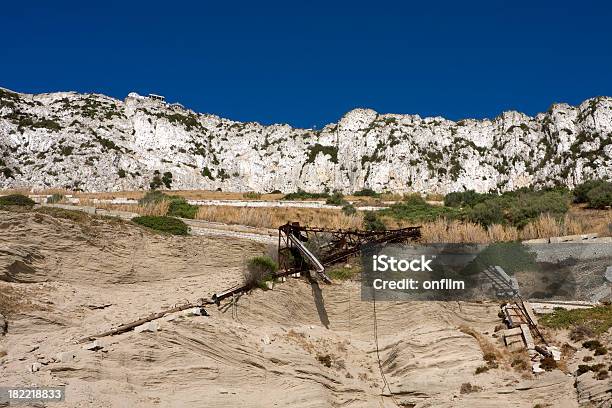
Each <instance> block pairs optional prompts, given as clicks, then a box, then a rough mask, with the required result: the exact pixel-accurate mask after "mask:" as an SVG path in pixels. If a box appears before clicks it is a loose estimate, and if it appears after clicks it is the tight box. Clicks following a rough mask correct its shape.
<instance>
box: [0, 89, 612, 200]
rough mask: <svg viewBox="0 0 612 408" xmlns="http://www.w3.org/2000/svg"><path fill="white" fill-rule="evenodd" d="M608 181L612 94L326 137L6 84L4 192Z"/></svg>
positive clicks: (137, 100) (379, 121)
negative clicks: (23, 90)
mask: <svg viewBox="0 0 612 408" xmlns="http://www.w3.org/2000/svg"><path fill="white" fill-rule="evenodd" d="M609 174H612V98H609V97H598V98H593V99H589V100H586V101H584V102H583V103H582V104H581V105H580V106H578V107H573V106H569V105H567V104H555V105H553V106H552V107H551V108H550V109H549V111H548V112H545V113H540V114H538V115H537V116H536V117H529V116H526V115H524V114H522V113H519V112H505V113H503V114H501V115H500V116H498V117H497V118H495V119H493V120H488V119H485V120H472V119H466V120H461V121H458V122H453V121H451V120H447V119H444V118H441V117H434V118H421V117H419V116H418V115H396V114H379V113H377V112H375V111H373V110H369V109H355V110H353V111H350V112H348V113H347V114H346V115H345V116H344V117H343V118H342V119H341V120H340V121H339V122H338V123H334V124H330V125H327V126H326V127H325V128H324V129H322V130H313V129H295V128H292V127H291V126H289V125H272V126H263V125H260V124H258V123H241V122H235V121H232V120H229V119H223V118H220V117H218V116H214V115H208V114H198V113H195V112H193V111H191V110H189V109H185V108H184V107H182V106H181V105H179V104H168V103H166V102H164V101H163V100H159V99H155V98H152V97H143V96H140V95H137V94H134V93H131V94H129V95H128V96H127V98H126V99H125V101H120V100H116V99H113V98H110V97H107V96H104V95H98V94H78V93H73V92H59V93H50V94H39V95H29V94H20V93H15V92H12V91H9V90H5V89H2V88H0V188H7V187H23V186H27V187H35V188H43V187H67V188H75V189H82V190H85V191H101V190H109V191H115V190H132V189H143V188H145V189H146V188H149V186H150V184H151V183H154V184H157V185H159V186H160V187H161V188H166V187H171V188H173V189H208V190H215V189H222V190H223V191H258V192H270V191H273V190H280V191H282V192H291V191H296V190H297V189H298V188H301V189H303V190H306V191H312V192H315V191H322V190H324V189H329V190H335V189H338V190H342V191H343V192H345V193H347V192H352V191H356V190H360V189H362V188H364V187H369V188H372V189H374V190H376V191H393V192H408V191H418V192H438V193H446V192H450V191H458V190H459V191H460V190H464V189H474V190H476V191H480V192H484V191H494V190H510V189H515V188H518V187H522V186H530V185H535V186H544V185H553V184H558V183H562V184H566V185H568V186H570V187H571V186H573V185H574V184H575V183H579V182H581V181H583V180H584V179H587V178H593V177H602V176H607V175H609Z"/></svg>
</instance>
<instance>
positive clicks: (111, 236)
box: [0, 212, 578, 408]
mask: <svg viewBox="0 0 612 408" xmlns="http://www.w3.org/2000/svg"><path fill="white" fill-rule="evenodd" d="M263 251H265V247H264V246H263V245H262V244H259V243H256V242H252V241H248V240H242V239H229V238H223V237H201V236H191V237H169V236H165V235H160V234H154V233H150V232H148V231H145V230H143V229H141V228H138V227H136V226H134V225H131V224H129V223H122V222H109V221H106V220H101V219H94V218H86V219H85V220H81V221H79V222H75V221H72V220H65V219H58V218H54V217H51V216H49V215H44V214H34V213H12V212H0V289H1V290H2V293H5V294H8V293H17V292H18V293H19V294H20V295H21V297H20V298H19V299H18V300H15V298H12V299H13V301H14V302H17V303H18V304H17V305H9V306H3V307H4V308H5V309H6V310H5V313H6V314H7V315H8V318H9V331H8V334H7V335H6V336H5V337H1V338H0V347H1V348H3V349H5V350H6V351H7V352H8V355H7V356H6V357H4V359H3V360H2V363H0V376H1V377H2V383H3V384H11V385H18V384H38V385H59V384H65V385H66V387H67V399H66V401H65V402H64V403H61V404H58V405H56V406H67V407H85V406H87V407H91V406H95V407H109V406H113V407H115V406H116V407H128V406H129V407H135V406H136V407H150V406H160V407H162V406H163V407H166V406H168V407H174V406H177V407H178V406H181V407H190V406H194V407H196V406H197V407H201V406H211V407H215V406H228V407H234V406H241V407H273V406H278V407H287V406H291V407H313V408H314V407H394V406H396V403H399V404H400V406H404V407H411V406H414V407H491V406H496V407H506V406H507V407H530V408H531V407H533V406H534V405H535V404H537V403H548V404H551V405H550V406H555V407H575V406H578V402H577V401H578V400H577V395H576V391H575V389H574V387H573V383H574V378H573V377H572V376H568V375H566V374H564V373H562V372H561V371H559V370H556V371H553V372H547V373H544V374H542V375H541V376H539V377H538V378H531V375H530V374H527V373H525V372H519V371H516V370H514V369H513V368H511V367H510V365H509V361H506V360H503V359H501V360H500V366H499V368H497V369H491V370H489V371H487V372H485V373H482V374H478V375H476V374H475V370H476V368H477V367H479V366H482V365H483V364H484V362H483V350H482V348H481V346H480V345H479V342H478V341H477V340H476V339H475V338H474V337H473V336H471V335H469V334H465V333H464V332H462V331H461V330H460V329H459V327H461V326H468V327H471V328H473V329H474V330H475V331H476V332H478V333H480V334H481V335H482V337H483V338H486V339H488V341H490V342H491V343H493V344H495V342H496V339H494V338H493V337H492V336H491V334H492V333H493V328H494V327H495V325H496V324H499V319H498V317H497V312H498V310H499V307H498V305H497V304H495V303H456V302H449V303H442V302H403V303H400V302H377V304H376V317H377V320H376V322H377V328H378V346H379V355H380V360H381V364H382V369H383V372H384V373H385V378H386V380H387V381H388V383H389V387H390V389H391V391H392V392H393V394H394V396H393V397H391V396H390V395H389V392H388V390H387V389H385V390H384V391H383V385H384V382H383V378H382V377H381V374H380V369H379V365H378V358H377V354H376V344H375V337H374V305H373V303H372V302H364V301H361V300H360V288H359V283H358V282H344V283H336V284H332V285H323V284H321V286H319V285H316V284H309V283H308V282H306V281H304V280H299V279H289V280H288V281H287V282H285V283H281V284H277V285H276V286H275V288H274V290H271V291H261V290H256V291H253V292H252V293H251V294H247V295H243V296H241V297H240V298H239V299H238V301H237V303H236V305H235V306H232V305H231V304H225V305H222V307H220V308H217V307H209V308H208V309H207V310H208V312H209V313H210V316H208V317H203V316H193V317H185V316H182V317H176V318H175V319H174V320H171V321H168V319H165V318H164V319H160V320H159V324H160V330H159V331H157V332H153V333H148V332H143V333H136V332H133V331H132V332H128V333H125V334H122V335H118V336H114V337H107V338H103V339H101V340H102V343H103V345H104V349H103V350H101V351H97V352H92V351H87V350H83V349H82V345H80V344H76V341H77V340H78V339H80V338H82V337H83V336H86V335H91V334H94V333H98V332H102V331H105V330H108V329H110V328H112V327H115V326H117V325H118V324H121V323H126V322H128V321H131V320H134V319H137V318H140V317H144V316H146V315H148V314H150V313H152V312H157V311H159V310H162V309H164V308H168V307H172V306H173V305H175V304H179V303H181V302H185V301H194V300H196V299H198V298H200V297H209V296H210V295H211V294H212V293H214V292H215V291H217V290H220V289H224V288H227V287H229V286H232V285H234V284H236V283H238V282H240V280H241V276H242V267H243V263H244V260H245V259H247V258H249V257H251V256H253V255H255V254H259V253H262V252H263ZM2 304H3V305H6V299H5V302H4V303H2ZM500 350H501V347H500ZM60 352H74V353H75V355H76V358H74V359H71V358H63V359H60V360H64V361H59V362H57V361H54V360H55V359H57V354H58V353H60ZM502 352H503V350H502V351H500V353H502ZM64 357H65V356H64ZM35 362H40V363H42V366H41V367H40V370H39V371H36V372H33V373H32V372H29V367H31V365H32V364H33V363H35ZM465 383H470V384H471V385H473V386H477V387H480V388H481V389H480V390H479V391H477V392H471V393H461V392H460V389H461V386H462V384H465Z"/></svg>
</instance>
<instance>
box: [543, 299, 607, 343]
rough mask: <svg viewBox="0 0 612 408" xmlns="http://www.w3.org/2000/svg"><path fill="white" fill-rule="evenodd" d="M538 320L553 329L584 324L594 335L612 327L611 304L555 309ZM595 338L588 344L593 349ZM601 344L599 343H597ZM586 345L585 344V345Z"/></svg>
mask: <svg viewBox="0 0 612 408" xmlns="http://www.w3.org/2000/svg"><path fill="white" fill-rule="evenodd" d="M540 322H541V323H542V324H543V325H544V326H547V327H551V328H554V329H565V328H570V327H574V326H578V325H581V326H585V327H586V328H587V329H588V330H590V332H592V333H593V334H595V335H599V334H602V333H605V332H606V331H607V330H608V329H609V328H610V327H612V306H611V305H602V306H595V307H591V308H588V309H574V310H565V309H555V310H554V311H553V313H550V314H547V315H545V316H542V318H541V319H540ZM595 342H597V340H593V343H586V342H585V344H590V345H591V347H593V350H594V349H595V348H596V346H597V344H596V343H595ZM599 345H600V346H601V344H599ZM585 347H587V346H585Z"/></svg>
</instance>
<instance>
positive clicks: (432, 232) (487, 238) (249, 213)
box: [80, 191, 612, 243]
mask: <svg viewBox="0 0 612 408" xmlns="http://www.w3.org/2000/svg"><path fill="white" fill-rule="evenodd" d="M175 193H176V194H177V195H182V196H184V197H186V198H193V199H198V198H199V199H204V197H206V198H207V199H230V198H231V199H240V198H241V197H242V193H221V192H206V191H186V192H172V194H175ZM105 194H109V195H108V196H106V198H111V197H118V196H123V197H126V198H139V196H142V194H143V193H142V192H127V193H119V194H129V195H118V194H117V193H105ZM88 196H89V195H81V196H80V197H81V205H93V204H92V201H91V200H90V199H89V198H88ZM95 196H96V197H98V198H104V197H105V196H104V195H103V194H102V195H101V194H96V195H95ZM278 196H279V195H278V194H276V195H270V194H268V195H264V196H262V197H265V198H264V199H273V198H275V197H276V198H277V199H278ZM359 198H360V199H362V198H363V197H359ZM389 198H391V197H389ZM393 198H396V197H393ZM97 206H98V207H100V208H105V209H109V210H110V209H113V210H121V211H129V212H134V213H138V214H141V215H166V214H167V211H168V203H167V202H162V203H159V204H153V205H147V206H141V205H122V204H113V205H111V204H98V205H97ZM196 219H201V220H206V221H213V222H221V223H226V224H239V225H247V226H252V227H258V228H277V227H278V226H280V225H282V224H285V223H287V222H289V221H292V222H295V221H297V222H299V223H300V224H302V225H309V226H316V227H326V228H335V229H361V228H362V227H363V213H361V212H358V213H357V214H355V215H351V216H347V215H345V214H344V213H343V212H342V211H341V210H340V209H316V208H294V207H267V208H263V207H232V206H202V207H200V209H199V211H198V214H197V216H196ZM383 220H384V222H385V223H386V225H387V227H388V228H403V227H408V226H414V225H415V223H412V222H410V223H409V222H406V221H403V220H396V219H393V218H390V217H384V218H383ZM611 224H612V210H608V211H602V210H589V209H585V208H583V207H579V206H573V207H572V208H571V209H570V211H569V212H568V213H567V214H566V215H565V217H563V218H560V219H559V218H555V217H552V216H550V215H548V214H543V215H541V216H540V217H539V218H538V219H536V220H534V221H532V222H531V223H529V224H528V225H527V226H526V227H525V228H523V229H522V230H518V229H516V228H515V227H512V226H506V225H499V224H495V225H492V226H490V227H489V228H486V229H485V228H483V227H482V226H480V225H478V224H474V223H470V222H462V221H456V220H447V219H439V220H436V221H433V222H427V223H423V224H421V226H422V234H423V238H422V240H423V242H427V243H434V242H449V243H462V242H475V243H491V242H499V241H514V240H526V239H535V238H549V237H554V236H563V235H574V234H586V233H597V234H599V235H600V236H609V235H610V225H611Z"/></svg>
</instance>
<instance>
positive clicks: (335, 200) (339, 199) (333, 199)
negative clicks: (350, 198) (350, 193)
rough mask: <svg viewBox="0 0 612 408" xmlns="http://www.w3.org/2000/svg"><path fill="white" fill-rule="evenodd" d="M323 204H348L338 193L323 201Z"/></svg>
mask: <svg viewBox="0 0 612 408" xmlns="http://www.w3.org/2000/svg"><path fill="white" fill-rule="evenodd" d="M325 204H328V205H338V206H340V205H346V204H348V202H347V201H346V200H345V199H344V196H343V195H342V193H341V192H339V191H334V193H333V194H332V195H331V196H330V197H328V198H327V200H325Z"/></svg>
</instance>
